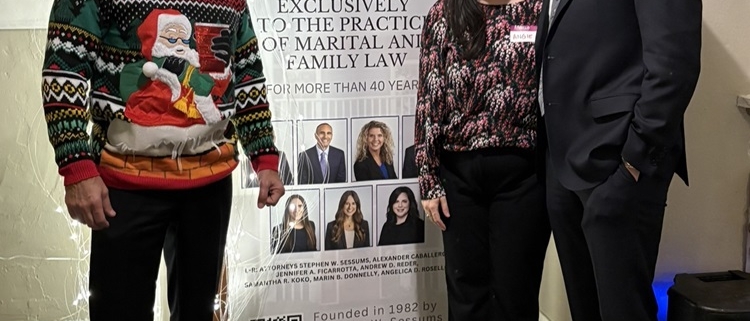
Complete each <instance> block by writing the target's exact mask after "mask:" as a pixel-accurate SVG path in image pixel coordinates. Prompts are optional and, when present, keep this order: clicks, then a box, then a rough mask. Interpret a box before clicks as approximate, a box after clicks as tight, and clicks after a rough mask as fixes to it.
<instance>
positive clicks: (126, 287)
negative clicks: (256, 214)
mask: <svg viewBox="0 0 750 321" xmlns="http://www.w3.org/2000/svg"><path fill="white" fill-rule="evenodd" d="M109 194H110V200H111V202H112V207H113V208H114V210H115V211H116V212H117V216H115V217H114V218H111V219H110V220H109V222H110V227H109V228H107V229H104V230H101V231H94V232H93V234H92V239H91V261H90V272H89V289H90V292H91V297H90V299H89V311H90V316H91V320H92V321H119V320H123V321H135V320H138V321H140V320H143V321H150V320H153V318H154V311H153V309H154V299H155V292H156V280H157V277H158V272H159V264H160V261H161V254H162V248H163V249H164V255H165V259H166V260H165V261H166V264H167V273H168V284H169V288H168V296H169V308H170V312H171V320H172V321H187V320H190V321H192V320H196V321H211V320H212V319H213V313H214V299H215V297H216V294H217V290H218V284H219V278H220V276H221V269H222V262H223V258H224V245H225V244H226V234H227V228H228V227H229V214H230V209H231V205H232V180H231V177H227V178H225V179H222V180H221V181H218V182H216V183H213V184H210V185H207V186H204V187H201V188H196V189H192V190H182V191H153V190H143V191H126V190H118V189H112V188H110V189H109Z"/></svg>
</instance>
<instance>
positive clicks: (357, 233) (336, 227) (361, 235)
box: [331, 190, 365, 242]
mask: <svg viewBox="0 0 750 321" xmlns="http://www.w3.org/2000/svg"><path fill="white" fill-rule="evenodd" d="M350 196H351V198H352V199H353V200H354V204H356V206H357V211H356V212H354V214H352V221H353V222H354V239H355V240H357V241H361V240H364V239H365V229H364V228H362V221H364V220H365V219H364V215H362V203H360V201H359V195H357V192H355V191H351V190H350V191H346V192H344V194H342V195H341V199H340V200H339V209H338V210H337V211H336V218H335V220H336V223H334V224H333V235H331V240H332V241H333V242H338V241H339V240H340V239H341V237H342V236H343V235H344V221H345V220H346V214H345V213H344V206H345V205H346V200H347V199H349V197H350Z"/></svg>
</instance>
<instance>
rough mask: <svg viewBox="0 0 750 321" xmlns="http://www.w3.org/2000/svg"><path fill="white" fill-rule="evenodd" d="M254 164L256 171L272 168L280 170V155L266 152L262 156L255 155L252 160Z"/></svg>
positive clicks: (276, 170)
mask: <svg viewBox="0 0 750 321" xmlns="http://www.w3.org/2000/svg"><path fill="white" fill-rule="evenodd" d="M250 163H251V164H252V165H253V170H255V172H256V173H258V172H260V171H262V170H267V169H270V170H272V171H275V172H278V171H279V155H277V154H264V155H261V156H256V157H253V158H252V159H251V161H250Z"/></svg>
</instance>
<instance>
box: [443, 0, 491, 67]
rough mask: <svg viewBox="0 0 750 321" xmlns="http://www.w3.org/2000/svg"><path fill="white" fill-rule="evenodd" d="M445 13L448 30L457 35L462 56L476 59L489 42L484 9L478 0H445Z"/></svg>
mask: <svg viewBox="0 0 750 321" xmlns="http://www.w3.org/2000/svg"><path fill="white" fill-rule="evenodd" d="M443 1H444V4H445V10H443V15H444V16H445V21H446V22H447V24H448V30H450V32H451V33H452V34H453V36H454V37H455V39H456V41H457V43H458V45H459V47H460V49H461V53H462V56H463V57H464V58H465V59H474V58H477V57H478V56H479V54H480V53H481V52H482V51H484V48H485V43H486V42H487V35H486V33H487V32H486V30H485V29H486V25H487V22H486V19H485V17H484V11H483V10H482V7H481V6H480V5H479V3H478V2H477V1H476V0H443Z"/></svg>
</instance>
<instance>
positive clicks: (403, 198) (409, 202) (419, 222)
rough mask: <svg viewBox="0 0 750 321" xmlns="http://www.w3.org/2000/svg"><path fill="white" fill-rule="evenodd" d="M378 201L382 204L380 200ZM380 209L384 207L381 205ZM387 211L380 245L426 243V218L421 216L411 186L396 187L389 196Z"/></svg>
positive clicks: (379, 241)
mask: <svg viewBox="0 0 750 321" xmlns="http://www.w3.org/2000/svg"><path fill="white" fill-rule="evenodd" d="M384 187H385V186H384ZM380 191H381V189H380V187H379V188H378V198H380V197H381V194H380ZM385 195H386V194H382V196H385ZM378 203H379V204H380V201H379V202H378ZM378 210H379V211H382V210H383V209H382V208H381V207H380V206H379V207H378ZM385 212H386V214H385V217H386V219H385V223H383V225H382V228H381V229H380V237H379V238H378V246H381V245H396V244H410V243H424V220H423V219H422V218H420V214H419V202H418V201H417V198H416V197H415V196H414V191H413V190H412V189H411V188H409V187H406V186H399V187H396V189H394V190H393V191H392V192H391V193H390V196H389V197H388V205H387V207H386V208H385ZM378 214H380V213H378ZM379 217H381V218H382V216H379Z"/></svg>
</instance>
